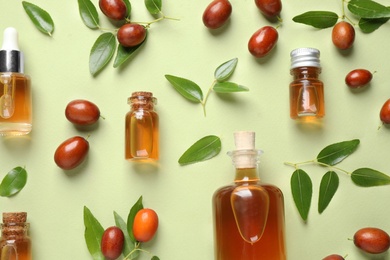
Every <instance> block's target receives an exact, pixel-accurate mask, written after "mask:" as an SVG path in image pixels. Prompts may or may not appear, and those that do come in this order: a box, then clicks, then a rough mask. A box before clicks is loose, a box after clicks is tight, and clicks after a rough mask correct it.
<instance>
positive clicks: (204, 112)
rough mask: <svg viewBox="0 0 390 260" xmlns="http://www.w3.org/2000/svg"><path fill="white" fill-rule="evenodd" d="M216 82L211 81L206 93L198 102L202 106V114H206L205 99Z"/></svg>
mask: <svg viewBox="0 0 390 260" xmlns="http://www.w3.org/2000/svg"><path fill="white" fill-rule="evenodd" d="M216 82H217V80H214V81H213V83H212V84H211V86H210V87H209V89H208V90H207V93H206V95H205V97H204V99H203V100H202V101H201V102H200V103H201V104H202V107H203V114H204V116H206V102H207V99H208V97H209V96H210V93H211V91H212V89H213V87H214V85H215V83H216Z"/></svg>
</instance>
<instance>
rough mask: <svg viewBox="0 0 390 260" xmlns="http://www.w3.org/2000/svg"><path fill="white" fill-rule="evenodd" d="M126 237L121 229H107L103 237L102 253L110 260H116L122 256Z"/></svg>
mask: <svg viewBox="0 0 390 260" xmlns="http://www.w3.org/2000/svg"><path fill="white" fill-rule="evenodd" d="M124 240H125V237H124V235H123V232H122V230H121V229H120V228H118V227H115V226H112V227H109V228H107V229H106V230H105V231H104V233H103V236H102V241H101V251H102V254H103V255H104V256H105V257H106V259H108V260H115V259H117V258H118V257H119V256H120V255H121V254H122V249H123V244H124Z"/></svg>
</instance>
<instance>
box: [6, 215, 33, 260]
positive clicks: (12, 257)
mask: <svg viewBox="0 0 390 260" xmlns="http://www.w3.org/2000/svg"><path fill="white" fill-rule="evenodd" d="M26 221H27V213H26V212H11V213H3V223H2V224H1V238H0V253H1V254H0V260H31V259H32V252H31V240H30V237H29V236H28V229H29V227H30V224H29V223H28V222H26Z"/></svg>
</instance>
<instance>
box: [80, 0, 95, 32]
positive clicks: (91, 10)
mask: <svg viewBox="0 0 390 260" xmlns="http://www.w3.org/2000/svg"><path fill="white" fill-rule="evenodd" d="M78 4H79V13H80V17H81V20H83V22H84V24H85V25H86V26H87V27H88V28H91V29H97V28H99V15H98V12H97V10H96V7H95V6H94V4H93V3H92V2H91V0H78Z"/></svg>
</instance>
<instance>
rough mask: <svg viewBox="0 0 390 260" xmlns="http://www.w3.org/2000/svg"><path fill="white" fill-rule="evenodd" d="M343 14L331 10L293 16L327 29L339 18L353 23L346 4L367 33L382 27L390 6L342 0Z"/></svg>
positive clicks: (298, 21) (388, 15) (355, 0)
mask: <svg viewBox="0 0 390 260" xmlns="http://www.w3.org/2000/svg"><path fill="white" fill-rule="evenodd" d="M342 4H343V5H342V7H343V8H342V16H341V17H339V16H338V14H337V13H335V12H331V11H308V12H305V13H302V14H299V15H297V16H295V17H293V21H294V22H296V23H302V24H306V25H310V26H313V27H315V28H318V29H325V28H329V27H332V26H334V25H335V24H336V23H337V21H338V19H340V18H341V19H348V20H349V21H350V22H351V23H352V24H355V23H354V22H353V19H351V18H350V17H348V16H347V15H346V12H345V4H346V5H347V8H348V10H349V11H350V12H351V13H352V14H353V15H354V16H355V17H356V18H357V20H358V26H359V28H360V29H361V30H362V32H365V33H371V32H374V31H375V30H377V29H378V28H379V27H381V26H382V25H383V24H385V23H386V22H387V21H388V20H389V19H390V8H388V7H386V6H384V5H382V4H380V3H378V2H375V1H373V0H349V1H347V0H342Z"/></svg>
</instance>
